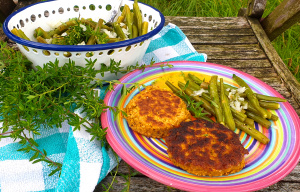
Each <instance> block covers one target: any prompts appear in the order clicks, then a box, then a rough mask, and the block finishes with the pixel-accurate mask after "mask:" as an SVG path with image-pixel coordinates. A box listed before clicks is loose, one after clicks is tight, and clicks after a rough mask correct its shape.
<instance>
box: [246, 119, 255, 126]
mask: <svg viewBox="0 0 300 192" xmlns="http://www.w3.org/2000/svg"><path fill="white" fill-rule="evenodd" d="M244 123H246V124H247V125H249V126H251V127H253V126H254V120H253V119H250V118H248V117H247V118H246V119H245V121H244Z"/></svg>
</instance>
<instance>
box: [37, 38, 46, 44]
mask: <svg viewBox="0 0 300 192" xmlns="http://www.w3.org/2000/svg"><path fill="white" fill-rule="evenodd" d="M36 40H37V42H39V43H45V44H48V43H47V41H46V40H45V39H44V38H43V37H42V36H37V38H36Z"/></svg>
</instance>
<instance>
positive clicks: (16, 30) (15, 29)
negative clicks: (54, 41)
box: [11, 28, 30, 51]
mask: <svg viewBox="0 0 300 192" xmlns="http://www.w3.org/2000/svg"><path fill="white" fill-rule="evenodd" d="M11 32H12V33H13V34H14V35H16V36H18V37H20V38H23V39H26V40H29V41H30V39H29V38H28V37H27V36H26V35H25V33H24V32H23V31H22V30H21V29H19V30H18V29H17V28H13V29H12V30H11ZM23 47H24V49H26V51H29V49H28V47H27V46H25V45H23Z"/></svg>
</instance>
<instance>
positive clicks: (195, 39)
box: [189, 35, 257, 45]
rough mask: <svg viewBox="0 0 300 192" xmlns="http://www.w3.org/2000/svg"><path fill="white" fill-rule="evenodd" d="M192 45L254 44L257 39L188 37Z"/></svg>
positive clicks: (252, 37)
mask: <svg viewBox="0 0 300 192" xmlns="http://www.w3.org/2000/svg"><path fill="white" fill-rule="evenodd" d="M189 40H190V42H191V43H192V44H195V45H197V44H254V43H257V39H256V38H255V37H254V36H217V35H216V36H207V35H190V36H189Z"/></svg>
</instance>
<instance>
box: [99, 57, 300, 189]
mask: <svg viewBox="0 0 300 192" xmlns="http://www.w3.org/2000/svg"><path fill="white" fill-rule="evenodd" d="M169 64H172V65H173V66H174V67H173V68H169V67H164V68H161V67H160V64H157V66H156V65H155V66H154V67H150V68H147V69H146V70H145V71H141V70H136V71H133V72H131V73H129V74H127V75H126V76H124V77H123V78H121V79H120V81H121V82H123V83H136V82H138V83H142V84H145V85H150V84H151V83H152V82H153V81H154V80H155V79H157V78H158V77H161V76H163V75H165V74H168V73H172V72H176V71H183V72H199V73H201V74H204V75H213V74H214V75H218V76H219V77H223V79H224V82H226V83H229V84H233V85H234V82H233V81H232V74H233V73H234V74H236V75H238V76H240V77H241V78H243V79H244V80H245V81H246V82H247V83H248V85H249V86H250V87H251V88H252V89H253V90H254V91H255V92H257V93H261V94H264V95H270V96H276V97H282V96H281V95H280V94H279V93H278V92H276V91H275V90H274V89H273V88H271V87H270V86H268V85H267V84H265V83H264V82H262V81H260V80H258V79H256V78H254V77H252V76H250V75H248V74H246V73H244V72H241V71H238V70H235V69H232V68H229V67H226V66H222V65H217V64H212V63H202V62H190V61H175V62H169ZM129 86H130V85H128V87H129ZM121 92H122V85H118V86H116V87H115V91H112V92H109V93H108V94H107V95H106V97H105V99H104V102H105V103H106V104H107V105H109V106H117V107H119V108H120V109H122V108H124V107H125V106H126V105H127V104H128V102H129V101H130V100H131V99H132V98H133V96H134V95H136V94H137V93H138V92H139V90H138V89H135V90H134V91H132V92H131V93H130V94H127V95H126V96H122V95H121ZM280 106H281V108H280V109H278V110H276V111H274V110H272V111H271V112H272V113H274V114H276V115H277V116H278V117H279V120H278V121H276V122H272V125H271V128H269V129H266V128H263V127H261V126H260V125H258V124H256V125H255V126H256V129H258V130H260V131H262V132H263V133H264V134H265V135H266V136H267V137H268V138H270V143H269V144H268V145H263V144H260V143H259V142H257V141H256V140H255V139H253V138H252V137H249V136H248V135H247V134H245V133H244V132H240V131H238V130H237V131H236V133H238V134H239V136H240V140H241V142H242V144H243V145H244V147H245V148H246V149H248V151H249V155H247V156H246V157H245V159H246V166H245V168H244V169H243V170H242V171H240V172H238V173H235V174H231V175H228V176H221V177H199V176H195V175H192V174H189V173H187V172H186V171H183V170H182V169H180V168H178V167H176V166H174V165H173V164H172V163H171V161H170V160H169V158H168V155H167V152H166V150H167V147H166V145H165V142H164V140H163V139H153V138H147V137H144V136H142V135H140V134H137V133H135V132H133V131H132V130H131V129H130V127H128V124H127V122H126V120H125V119H123V118H122V117H121V115H118V116H117V117H116V119H115V120H114V118H115V117H114V115H113V113H112V112H109V111H108V112H106V113H103V115H102V117H101V121H102V126H103V127H108V129H107V140H108V142H109V144H110V145H111V147H112V148H113V149H114V150H115V152H116V153H117V154H118V155H119V156H120V157H121V158H122V159H123V160H124V161H125V162H127V163H128V164H129V165H131V166H132V167H133V168H135V169H136V170H138V171H139V172H141V173H143V174H144V175H146V176H148V177H150V178H152V179H154V180H156V181H158V182H161V183H163V184H165V185H169V186H171V187H175V188H178V189H181V190H186V191H208V190H209V191H253V190H259V189H262V188H265V187H267V186H270V185H272V184H274V183H276V182H278V181H279V180H281V179H282V178H283V177H285V176H286V175H288V174H289V173H290V172H291V171H292V170H293V169H294V167H295V166H296V165H297V163H298V161H299V158H300V138H299V137H300V134H299V131H300V130H299V127H300V126H299V124H300V123H299V122H300V121H299V117H298V115H297V114H296V112H295V111H294V109H293V108H292V106H291V105H290V104H289V103H288V102H285V103H280Z"/></svg>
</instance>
